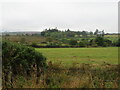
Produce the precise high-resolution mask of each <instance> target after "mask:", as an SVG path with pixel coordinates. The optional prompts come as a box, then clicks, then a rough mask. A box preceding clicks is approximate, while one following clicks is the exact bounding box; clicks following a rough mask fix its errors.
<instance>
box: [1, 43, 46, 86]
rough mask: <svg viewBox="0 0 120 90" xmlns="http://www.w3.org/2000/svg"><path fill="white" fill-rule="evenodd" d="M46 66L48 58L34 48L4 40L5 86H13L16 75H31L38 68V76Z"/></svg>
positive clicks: (3, 66)
mask: <svg viewBox="0 0 120 90" xmlns="http://www.w3.org/2000/svg"><path fill="white" fill-rule="evenodd" d="M45 66H46V58H45V57H44V56H43V55H42V54H41V53H39V52H36V51H35V50H34V48H31V47H27V46H24V45H21V44H16V43H12V42H8V41H3V42H2V69H3V86H5V87H8V86H12V85H11V84H12V81H13V78H14V76H15V75H22V76H27V77H28V76H31V71H32V70H33V69H34V68H36V70H37V73H36V76H40V75H38V74H40V69H41V68H43V67H45Z"/></svg>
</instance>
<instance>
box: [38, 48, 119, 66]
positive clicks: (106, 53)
mask: <svg viewBox="0 0 120 90" xmlns="http://www.w3.org/2000/svg"><path fill="white" fill-rule="evenodd" d="M36 50H37V51H39V52H41V53H43V55H44V56H46V57H47V61H48V62H49V61H51V62H53V63H56V62H60V63H62V65H63V66H66V67H69V66H71V65H72V64H73V63H76V64H79V63H86V64H104V63H109V64H118V47H105V48H36Z"/></svg>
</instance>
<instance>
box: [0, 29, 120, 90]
mask: <svg viewBox="0 0 120 90" xmlns="http://www.w3.org/2000/svg"><path fill="white" fill-rule="evenodd" d="M81 35H82V34H81V33H80V32H78V33H77V32H73V31H65V32H61V31H57V30H48V31H45V32H43V34H42V35H40V34H37V35H36V34H35V35H34V34H33V35H28V34H26V35H4V36H3V37H2V39H3V43H2V44H4V45H2V48H3V50H2V57H3V61H4V62H3V65H4V68H3V73H2V74H3V76H4V77H3V80H2V81H3V87H4V88H118V87H119V82H118V80H119V73H118V71H119V68H118V67H119V63H118V48H119V46H120V39H119V38H118V35H103V34H101V35H99V34H98V35H87V36H86V35H84V34H83V35H82V36H81ZM58 36H59V37H58ZM4 41H5V42H4ZM39 46H43V48H41V47H39ZM64 46H65V47H64ZM48 47H49V48H48ZM50 47H52V48H50ZM63 47H64V48H63ZM66 47H67V48H66ZM16 63H17V64H16ZM13 76H14V77H13Z"/></svg>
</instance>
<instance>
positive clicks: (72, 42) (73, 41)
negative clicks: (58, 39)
mask: <svg viewBox="0 0 120 90" xmlns="http://www.w3.org/2000/svg"><path fill="white" fill-rule="evenodd" d="M69 45H77V40H70V41H69Z"/></svg>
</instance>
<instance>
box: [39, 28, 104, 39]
mask: <svg viewBox="0 0 120 90" xmlns="http://www.w3.org/2000/svg"><path fill="white" fill-rule="evenodd" d="M104 34H105V32H104V30H102V31H99V30H98V29H96V31H95V32H92V31H90V32H88V31H71V30H70V29H67V30H65V31H61V30H58V29H57V28H54V29H45V30H44V31H42V32H41V36H45V37H48V36H49V37H54V38H63V37H83V38H85V37H93V36H104Z"/></svg>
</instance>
